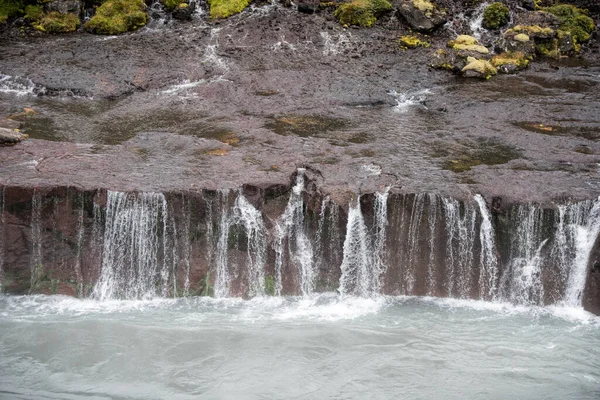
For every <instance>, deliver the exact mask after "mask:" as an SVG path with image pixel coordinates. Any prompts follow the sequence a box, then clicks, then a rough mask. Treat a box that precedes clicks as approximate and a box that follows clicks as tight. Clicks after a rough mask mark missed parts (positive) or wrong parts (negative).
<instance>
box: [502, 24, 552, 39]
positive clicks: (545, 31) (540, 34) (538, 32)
mask: <svg viewBox="0 0 600 400" xmlns="http://www.w3.org/2000/svg"><path fill="white" fill-rule="evenodd" d="M511 33H514V34H519V33H524V34H526V35H527V36H530V37H533V38H536V39H550V38H553V37H554V36H556V31H555V30H554V29H552V28H548V27H542V26H539V25H517V26H515V27H513V28H511V29H508V30H507V31H506V32H505V33H504V34H505V35H510V34H511Z"/></svg>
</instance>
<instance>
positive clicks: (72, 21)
mask: <svg viewBox="0 0 600 400" xmlns="http://www.w3.org/2000/svg"><path fill="white" fill-rule="evenodd" d="M80 24H81V21H80V20H79V17H78V16H77V15H75V14H73V13H67V14H61V13H60V12H58V11H51V12H49V13H46V14H43V15H42V16H41V17H40V18H39V20H38V22H35V23H34V24H33V27H34V28H35V29H37V30H39V31H42V32H46V33H68V32H75V31H76V30H77V28H79V25H80Z"/></svg>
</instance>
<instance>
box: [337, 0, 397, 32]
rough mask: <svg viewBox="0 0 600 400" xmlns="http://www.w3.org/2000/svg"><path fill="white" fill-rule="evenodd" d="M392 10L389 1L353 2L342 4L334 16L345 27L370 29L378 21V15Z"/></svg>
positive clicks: (357, 0) (366, 0)
mask: <svg viewBox="0 0 600 400" xmlns="http://www.w3.org/2000/svg"><path fill="white" fill-rule="evenodd" d="M391 9H392V4H391V3H390V2H389V1H388V0H353V1H351V2H349V3H342V4H340V5H339V6H338V8H337V9H336V10H335V13H334V14H335V16H336V17H337V18H338V20H339V21H340V23H341V24H343V25H358V26H363V27H369V26H372V25H373V24H374V23H375V21H377V15H378V14H381V13H384V12H386V11H390V10H391Z"/></svg>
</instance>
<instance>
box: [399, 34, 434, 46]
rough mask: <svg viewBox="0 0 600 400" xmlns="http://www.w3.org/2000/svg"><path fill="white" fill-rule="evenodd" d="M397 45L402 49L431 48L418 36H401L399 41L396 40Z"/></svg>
mask: <svg viewBox="0 0 600 400" xmlns="http://www.w3.org/2000/svg"><path fill="white" fill-rule="evenodd" d="M398 44H399V45H400V47H401V48H403V49H414V48H417V47H424V48H428V47H429V46H431V45H430V44H429V42H427V41H425V40H421V39H420V38H419V37H418V36H415V35H406V36H402V37H401V38H400V39H398Z"/></svg>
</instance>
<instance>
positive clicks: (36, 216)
mask: <svg viewBox="0 0 600 400" xmlns="http://www.w3.org/2000/svg"><path fill="white" fill-rule="evenodd" d="M31 247H32V248H31V259H30V261H29V267H30V270H31V287H35V286H36V285H37V283H38V280H39V279H40V278H41V276H40V275H41V274H42V273H43V268H44V266H43V258H42V195H41V193H40V192H39V191H37V190H34V191H33V196H32V198H31Z"/></svg>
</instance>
